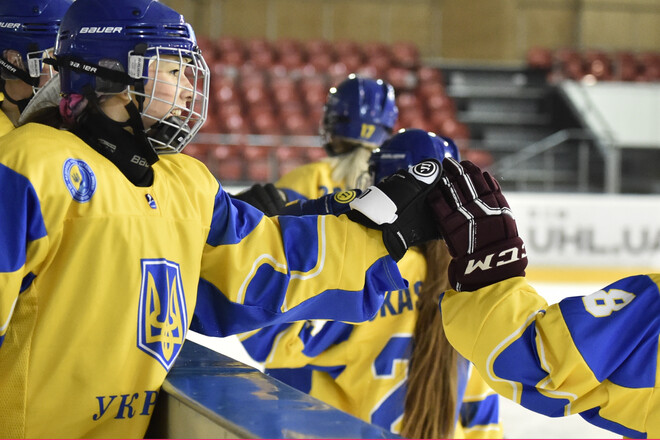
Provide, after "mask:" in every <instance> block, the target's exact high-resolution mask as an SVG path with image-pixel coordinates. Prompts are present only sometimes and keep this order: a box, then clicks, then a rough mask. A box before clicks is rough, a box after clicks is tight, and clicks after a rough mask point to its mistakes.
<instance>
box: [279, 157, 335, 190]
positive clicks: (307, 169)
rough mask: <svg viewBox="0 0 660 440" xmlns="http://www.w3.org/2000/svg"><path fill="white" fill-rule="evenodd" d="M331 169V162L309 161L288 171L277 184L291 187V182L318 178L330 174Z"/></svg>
mask: <svg viewBox="0 0 660 440" xmlns="http://www.w3.org/2000/svg"><path fill="white" fill-rule="evenodd" d="M331 171H332V170H331V168H330V164H329V163H327V162H323V161H319V162H312V163H308V164H305V165H302V166H299V167H298V168H295V169H293V170H291V171H289V172H288V173H286V174H285V175H284V176H282V177H281V178H280V180H278V181H277V182H276V184H275V186H278V187H281V186H285V187H289V186H290V184H291V183H295V182H299V181H300V180H303V179H310V178H314V179H315V180H318V179H319V177H320V176H323V177H325V176H329V175H330V173H331Z"/></svg>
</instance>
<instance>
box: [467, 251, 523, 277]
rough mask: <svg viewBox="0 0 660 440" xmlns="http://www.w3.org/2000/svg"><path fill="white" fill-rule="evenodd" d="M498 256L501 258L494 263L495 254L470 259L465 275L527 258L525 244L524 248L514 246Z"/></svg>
mask: <svg viewBox="0 0 660 440" xmlns="http://www.w3.org/2000/svg"><path fill="white" fill-rule="evenodd" d="M497 257H501V259H497V260H495V264H494V265H493V258H495V254H488V255H486V257H485V258H484V259H483V260H476V259H470V260H468V262H467V267H466V268H465V275H469V274H471V273H472V272H474V271H475V270H484V271H486V270H488V269H492V268H494V267H499V266H504V265H505V264H511V263H515V262H516V261H519V260H521V259H523V258H527V253H525V245H524V244H523V245H522V249H518V248H517V247H512V248H511V249H506V250H504V251H502V252H500V253H499V254H497Z"/></svg>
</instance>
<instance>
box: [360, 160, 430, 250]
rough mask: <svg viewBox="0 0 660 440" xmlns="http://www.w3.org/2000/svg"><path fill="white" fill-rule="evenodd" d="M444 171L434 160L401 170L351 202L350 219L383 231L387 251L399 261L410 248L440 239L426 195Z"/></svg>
mask: <svg viewBox="0 0 660 440" xmlns="http://www.w3.org/2000/svg"><path fill="white" fill-rule="evenodd" d="M441 172H442V167H441V165H440V162H438V161H437V160H435V159H427V160H425V161H422V162H420V163H418V164H417V165H413V166H411V167H409V168H408V170H399V171H397V172H396V173H394V174H392V175H391V176H389V177H387V178H385V179H383V180H382V181H381V182H379V183H378V184H376V185H375V186H370V187H369V188H367V189H366V190H365V191H364V193H362V195H360V197H358V198H357V199H355V200H354V201H352V202H351V203H350V207H351V211H349V212H348V214H347V215H348V218H350V219H351V220H353V221H355V222H358V223H361V224H363V225H365V226H367V227H369V228H374V229H379V230H381V231H383V242H384V243H385V247H386V248H387V251H388V252H389V254H390V255H391V256H392V258H394V259H395V260H396V261H399V260H400V259H401V257H403V255H404V254H405V253H406V250H408V248H409V247H410V246H414V245H418V244H421V243H424V242H426V241H429V240H433V239H438V238H440V234H439V232H438V229H437V227H436V225H435V221H434V219H433V216H432V215H431V212H430V209H429V207H428V205H427V203H426V196H427V195H428V194H429V191H431V189H432V188H433V187H434V186H435V185H436V182H438V181H439V179H440V174H441Z"/></svg>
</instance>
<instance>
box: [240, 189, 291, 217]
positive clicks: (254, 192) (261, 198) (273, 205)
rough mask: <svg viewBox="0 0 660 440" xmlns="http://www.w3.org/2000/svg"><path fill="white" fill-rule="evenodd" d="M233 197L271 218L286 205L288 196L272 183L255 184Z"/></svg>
mask: <svg viewBox="0 0 660 440" xmlns="http://www.w3.org/2000/svg"><path fill="white" fill-rule="evenodd" d="M232 197H233V198H235V199H238V200H242V201H244V202H246V203H249V204H250V205H252V206H254V207H255V208H257V209H258V210H260V211H261V212H263V213H264V214H266V215H267V216H269V217H272V216H274V215H278V214H279V213H280V211H281V210H282V208H284V205H285V204H286V196H285V195H284V194H283V193H282V192H281V191H280V190H278V189H277V188H275V185H273V184H272V183H267V184H265V185H262V184H259V183H255V184H254V185H252V187H250V188H249V189H246V190H245V191H243V192H240V193H238V194H236V195H234V196H232Z"/></svg>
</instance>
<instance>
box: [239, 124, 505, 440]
mask: <svg viewBox="0 0 660 440" xmlns="http://www.w3.org/2000/svg"><path fill="white" fill-rule="evenodd" d="M446 156H449V157H454V158H458V149H457V147H456V145H455V144H454V143H453V142H452V141H451V139H445V138H441V137H438V136H436V135H434V134H433V133H428V132H426V131H423V130H419V129H409V130H402V131H400V132H399V133H397V134H396V135H394V136H393V137H392V138H390V139H389V140H387V141H385V143H384V144H383V145H382V146H381V147H380V149H377V150H375V151H374V152H373V153H372V154H371V159H370V161H369V162H370V166H369V169H370V171H371V175H372V179H373V181H375V182H378V181H381V180H382V179H383V178H384V177H385V176H388V175H391V174H393V173H395V172H396V171H397V170H399V169H401V168H407V167H408V166H411V165H413V164H415V163H417V162H420V161H422V160H424V159H427V158H436V159H438V160H442V159H443V158H444V157H446ZM354 196H355V194H354V192H353V191H344V192H339V193H335V195H334V196H326V197H324V199H326V200H324V201H323V203H320V204H319V203H316V201H311V200H310V201H307V202H303V203H296V204H294V205H289V206H288V207H286V208H285V211H288V212H293V210H294V209H296V207H297V206H299V207H298V208H297V209H298V210H299V212H298V214H306V213H310V212H314V209H318V207H323V206H333V208H332V211H333V213H335V214H337V213H338V212H340V211H341V210H342V206H343V207H346V204H345V202H347V201H349V200H351V199H352V198H353V197H354ZM327 199H330V200H327ZM342 201H343V202H344V204H342V203H341V202H342ZM308 206H313V209H311V210H309V209H308ZM449 259H450V257H449V254H448V252H447V248H446V246H445V244H444V242H442V241H441V240H434V241H432V242H428V243H426V244H425V245H423V246H422V247H420V248H417V247H416V248H413V249H411V250H409V251H408V252H407V253H406V255H405V256H404V258H402V259H401V260H400V261H399V262H398V266H399V269H400V271H401V273H402V275H403V277H404V278H406V279H407V280H408V282H409V284H410V288H408V289H401V290H394V291H390V292H388V294H387V296H386V299H385V303H384V304H383V306H382V307H381V309H380V311H379V313H378V314H377V315H376V316H375V318H374V319H372V320H371V321H370V322H365V323H362V324H359V325H354V324H348V323H343V322H336V321H307V322H299V323H294V324H282V325H277V326H272V327H269V328H265V329H262V330H259V331H258V332H254V333H249V334H246V335H242V336H241V339H243V345H244V347H245V348H246V350H247V351H248V353H249V354H250V355H252V356H253V358H254V359H255V360H257V361H259V362H262V363H263V364H264V366H265V371H266V373H268V374H270V375H272V376H273V377H276V378H278V379H280V380H282V381H283V382H285V383H287V384H289V385H291V386H294V387H295V388H298V389H299V390H301V391H304V392H307V393H309V394H311V395H312V396H314V397H316V398H318V399H320V400H323V401H325V402H326V403H329V404H330V405H333V406H334V407H336V408H340V409H342V410H344V411H346V412H348V413H351V414H353V415H354V416H356V417H359V418H361V419H363V420H365V421H367V422H370V423H374V424H377V425H379V426H382V427H384V428H386V429H389V430H391V431H393V432H395V433H401V434H402V435H403V436H404V437H405V438H450V437H455V438H502V429H501V426H500V424H499V416H498V409H499V400H498V396H497V394H495V392H494V391H493V390H491V389H490V388H489V387H488V386H487V385H486V384H485V383H484V381H483V380H482V379H481V378H480V377H479V374H478V373H477V372H476V371H475V370H474V369H472V368H470V366H469V363H468V362H467V361H466V360H465V359H464V358H462V357H461V356H460V355H458V354H457V353H456V351H455V350H454V349H453V348H452V347H451V345H449V342H448V341H447V339H446V338H445V336H444V334H443V330H442V321H441V317H440V313H439V310H438V306H437V304H438V300H439V297H440V294H441V293H442V292H444V291H445V290H446V289H448V288H449V283H448V281H447V265H448V264H449Z"/></svg>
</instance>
